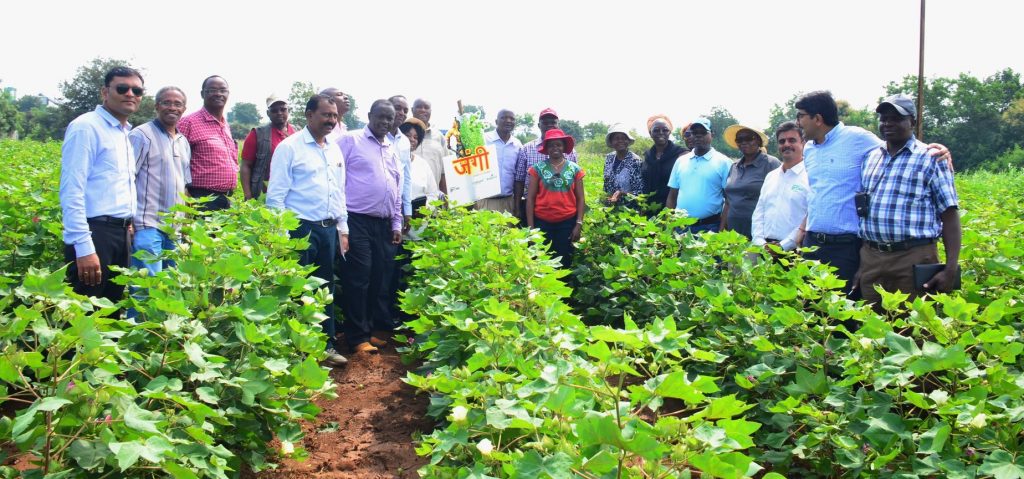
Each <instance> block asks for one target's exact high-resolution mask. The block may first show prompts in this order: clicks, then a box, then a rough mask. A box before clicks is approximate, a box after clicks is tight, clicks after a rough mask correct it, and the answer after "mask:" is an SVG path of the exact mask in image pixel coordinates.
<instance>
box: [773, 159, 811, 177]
mask: <svg viewBox="0 0 1024 479" xmlns="http://www.w3.org/2000/svg"><path fill="white" fill-rule="evenodd" d="M779 168H782V166H781V165H780V166H779ZM804 168H805V166H804V162H803V161H801V162H800V163H797V164H796V165H794V166H793V167H792V168H790V169H788V170H786V171H784V172H783V173H789V172H793V174H794V175H799V174H801V173H803V172H804Z"/></svg>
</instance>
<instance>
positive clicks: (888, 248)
mask: <svg viewBox="0 0 1024 479" xmlns="http://www.w3.org/2000/svg"><path fill="white" fill-rule="evenodd" d="M934 242H935V238H911V239H908V240H903V241H895V242H892V243H876V242H874V241H865V243H867V244H868V247H869V248H871V249H874V250H877V251H881V252H883V253H892V252H894V251H906V250H908V249H910V248H915V247H917V246H924V245H927V244H932V243H934Z"/></svg>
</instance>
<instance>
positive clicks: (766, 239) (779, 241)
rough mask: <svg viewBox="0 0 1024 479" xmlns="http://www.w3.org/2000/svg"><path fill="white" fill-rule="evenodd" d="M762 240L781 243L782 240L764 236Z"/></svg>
mask: <svg viewBox="0 0 1024 479" xmlns="http://www.w3.org/2000/svg"><path fill="white" fill-rule="evenodd" d="M764 241H765V242H766V243H781V242H782V240H777V239H775V238H765V239H764Z"/></svg>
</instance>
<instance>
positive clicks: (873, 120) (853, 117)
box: [836, 100, 878, 133]
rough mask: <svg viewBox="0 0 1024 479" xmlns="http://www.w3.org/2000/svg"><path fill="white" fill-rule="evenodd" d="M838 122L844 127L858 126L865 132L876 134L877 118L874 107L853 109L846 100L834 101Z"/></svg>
mask: <svg viewBox="0 0 1024 479" xmlns="http://www.w3.org/2000/svg"><path fill="white" fill-rule="evenodd" d="M836 106H837V107H838V108H839V121H841V122H843V124H844V125H851V126H859V127H861V128H863V129H865V130H867V131H871V132H876V133H877V132H878V116H877V114H876V113H875V108H874V107H864V108H854V107H852V106H850V102H848V101H846V100H836Z"/></svg>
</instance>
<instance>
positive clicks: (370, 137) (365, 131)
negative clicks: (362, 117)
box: [363, 126, 391, 146]
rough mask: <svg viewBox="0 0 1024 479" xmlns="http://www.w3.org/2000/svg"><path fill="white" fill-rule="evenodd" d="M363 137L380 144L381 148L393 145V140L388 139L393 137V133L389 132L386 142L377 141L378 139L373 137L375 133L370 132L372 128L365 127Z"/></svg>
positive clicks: (385, 136)
mask: <svg viewBox="0 0 1024 479" xmlns="http://www.w3.org/2000/svg"><path fill="white" fill-rule="evenodd" d="M363 136H365V137H366V138H368V139H371V140H373V141H374V142H375V143H379V144H380V145H381V146H388V145H390V144H391V140H390V139H389V138H388V137H389V136H391V132H388V133H387V134H386V135H384V141H377V137H376V136H373V132H372V131H370V127H369V126H364V127H363Z"/></svg>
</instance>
